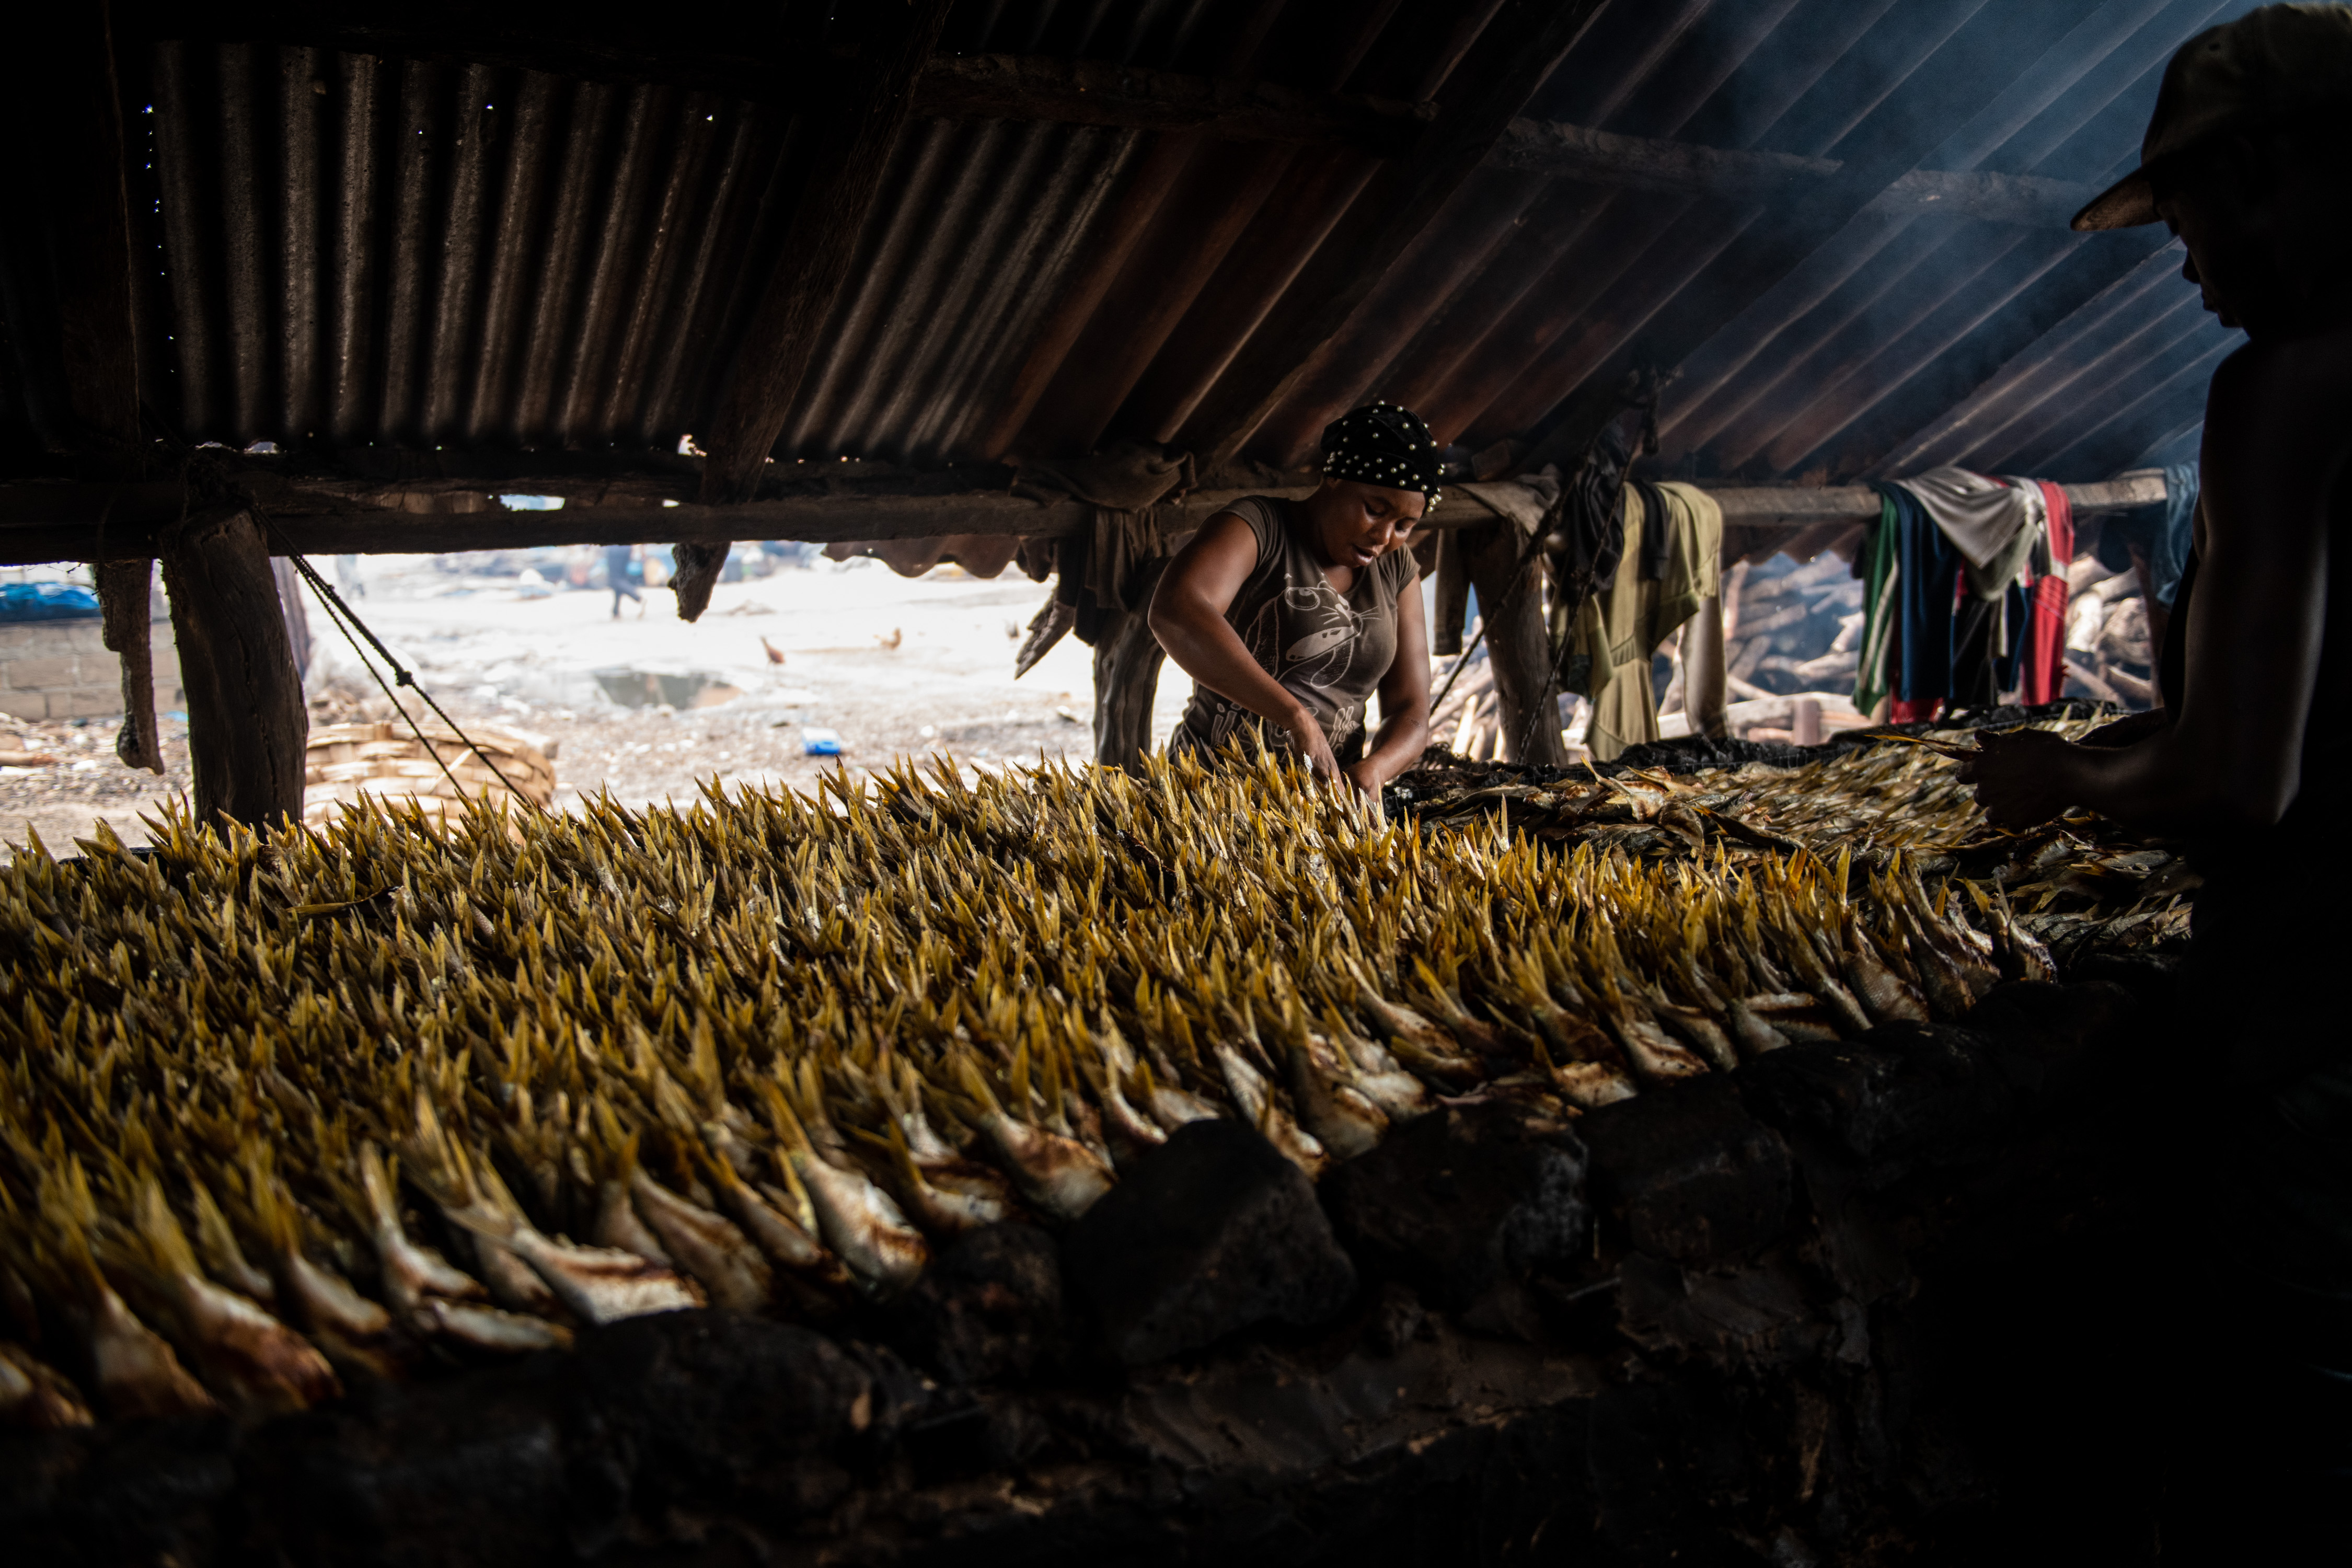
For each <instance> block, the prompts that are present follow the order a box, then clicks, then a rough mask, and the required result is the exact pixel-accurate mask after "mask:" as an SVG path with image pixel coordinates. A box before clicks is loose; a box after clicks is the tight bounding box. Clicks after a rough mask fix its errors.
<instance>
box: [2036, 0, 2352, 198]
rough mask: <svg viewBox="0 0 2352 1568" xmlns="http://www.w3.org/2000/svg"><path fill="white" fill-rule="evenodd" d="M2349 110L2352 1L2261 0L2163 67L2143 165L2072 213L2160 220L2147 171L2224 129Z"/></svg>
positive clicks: (2206, 33)
mask: <svg viewBox="0 0 2352 1568" xmlns="http://www.w3.org/2000/svg"><path fill="white" fill-rule="evenodd" d="M2347 110H2352V5H2265V6H2263V7H2262V8H2261V9H2260V10H2257V11H2249V12H2247V13H2246V14H2245V15H2244V16H2241V17H2239V18H2238V19H2237V20H2236V21H2234V22H2224V23H2223V24H2221V26H2218V27H2208V28H2207V29H2206V30H2205V31H2203V32H2201V33H2200V34H2198V35H2197V36H2196V37H2193V38H2191V39H2189V41H2188V42H2187V43H2185V44H2183V45H2181V46H2180V51H2179V53H2178V54H2176V55H2174V56H2173V57H2172V63H2171V64H2169V65H2168V66H2166V67H2165V68H2164V85H2163V86H2162V87H2161V88H2159V89H2157V94H2156V112H2155V113H2154V114H2153V115H2151V116H2149V117H2148V121H2147V135H2146V136H2144V137H2142V138H2141V139H2140V144H2139V167H2138V168H2137V169H2134V170H2133V171H2132V172H2131V173H2130V174H2126V175H2125V176H2124V177H2123V178H2122V179H2120V180H2117V181H2116V183H2115V184H2112V185H2110V186H2108V187H2107V188H2106V189H2105V191H2103V192H2101V193H2100V194H2099V195H2098V196H2096V197H2095V198H2094V199H2093V200H2092V202H2091V204H2090V205H2088V206H2085V207H2084V209H2083V210H2082V211H2081V212H2078V213H2076V214H2075V215H2074V226H2075V227H2076V228H2078V229H2097V228H2130V227H2132V226H2135V225H2138V224H2143V223H2155V222H2156V221H2158V219H2157V211H2156V196H2155V194H2154V192H2153V191H2151V190H2150V188H2149V185H2148V171H2149V169H2151V168H2152V167H2154V166H2155V165H2156V164H2158V163H2161V162H2162V161H2164V160H2166V159H2168V158H2171V157H2173V156H2174V155H2176V154H2178V153H2181V152H2183V151H2184V150H2186V149H2188V148H2189V147H2192V146H2194V145H2196V144H2197V143H2198V142H2202V141H2204V140H2206V139H2207V138H2208V137H2210V136H2214V135H2217V134H2219V133H2220V132H2224V131H2233V130H2237V129H2240V128H2242V127H2253V126H2263V125H2277V124H2283V123H2292V122H2294V121H2302V120H2307V119H2316V118H2319V117H2322V116H2336V117H2341V116H2342V115H2344V114H2345V113H2346V112H2347Z"/></svg>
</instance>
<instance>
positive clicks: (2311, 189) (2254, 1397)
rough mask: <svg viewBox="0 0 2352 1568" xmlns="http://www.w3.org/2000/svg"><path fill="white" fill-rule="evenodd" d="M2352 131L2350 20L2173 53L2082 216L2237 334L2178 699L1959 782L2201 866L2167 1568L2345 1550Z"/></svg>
mask: <svg viewBox="0 0 2352 1568" xmlns="http://www.w3.org/2000/svg"><path fill="white" fill-rule="evenodd" d="M2347 126H2352V8H2347V6H2343V5H2268V6H2264V7H2263V8H2262V9H2260V10H2258V11H2254V12H2252V13H2250V14H2248V15H2247V16H2242V17H2241V18H2239V19H2238V20H2237V21H2234V22H2231V23H2229V24H2226V25H2224V26H2220V27H2215V28H2212V29H2210V30H2209V31H2207V32H2205V33H2203V34H2200V36H2199V37H2195V38H2193V39H2191V40H2189V43H2188V44H2187V45H2185V46H2183V47H2182V48H2181V50H2180V52H2179V54H2177V55H2175V56H2174V57H2173V59H2172V62H2171V64H2170V65H2169V66H2168V68H2166V71H2165V76H2164V84H2163V88H2162V89H2161V91H2160V92H2159V94H2158V98H2157V103H2156V112H2155V115H2154V118H2153V119H2152V120H2151V121H2150V122H2149V125H2148V128H2147V136H2146V138H2145V140H2144V142H2143V143H2142V148H2141V164H2140V167H2138V168H2137V169H2136V170H2134V171H2133V172H2132V174H2129V175H2127V176H2126V178H2125V179H2124V180H2123V181H2122V182H2121V183H2119V184H2116V186H2115V187H2114V188H2113V189H2111V190H2109V191H2108V192H2106V193H2105V195H2101V196H2100V197H2099V198H2098V199H2096V200H2095V201H2094V202H2093V203H2092V204H2091V205H2089V206H2087V207H2085V208H2084V210H2083V212H2082V213H2081V215H2080V216H2077V217H2076V218H2075V219H2074V226H2075V227H2076V228H2082V229H2107V228H2122V227H2126V226H2137V225H2141V224H2153V223H2157V222H2163V223H2166V224H2168V225H2169V226H2171V228H2172V231H2173V232H2174V233H2175V234H2176V235H2178V236H2179V237H2180V240H2181V242H2182V244H2183V245H2184V246H2185V247H2186V248H2187V251H2188V265H2187V266H2186V267H2185V268H2183V272H2184V275H2185V276H2186V277H2187V278H2188V279H2189V281H2190V282H2192V283H2195V284H2197V285H2199V286H2200V289H2201V291H2202V293H2203V295H2204V303H2205V308H2206V309H2207V310H2210V311H2212V312H2213V313H2214V314H2215V315H2217V316H2218V317H2219V318H2220V319H2221V323H2222V324H2223V325H2224V326H2230V327H2242V328H2244V330H2245V331H2246V334H2247V338H2248V342H2246V343H2245V345H2244V346H2243V347H2242V348H2240V349H2239V350H2238V351H2237V352H2236V353H2232V354H2231V356H2230V357H2229V358H2228V359H2226V360H2224V361H2223V362H2222V363H2221V366H2220V367H2219V368H2218V369H2216V370H2215V371H2214V373H2213V381H2212V385H2211V387H2210V391H2209V393H2208V395H2207V403H2206V410H2205V432H2204V451H2203V458H2202V468H2203V490H2202V497H2203V499H2202V501H2201V504H2200V513H2199V517H2198V520H2197V527H2196V545H2197V548H2196V552H2195V554H2194V555H2193V556H2192V557H2191V558H2190V563H2189V571H2188V572H2187V573H2185V574H2183V576H2182V578H2181V582H2180V588H2179V599H2178V601H2177V603H2176V605H2175V606H2174V609H2173V614H2172V620H2171V629H2170V631H2169V633H2168V637H2167V639H2166V646H2165V647H2164V648H2163V649H2162V650H2160V662H2161V665H2162V671H2161V686H2162V689H2163V695H2164V706H2163V708H2162V709H2161V710H2159V711H2158V712H2156V713H2152V714H2145V715H2139V716H2136V717H2135V718H2133V719H2129V720H2126V721H2123V722H2121V723H2117V724H2113V725H2109V726H2108V727H2107V728H2105V730H2101V731H2095V733H2093V734H2092V735H2091V736H2090V737H2089V738H2088V741H2087V742H2086V743H2084V744H2082V745H2070V744H2067V743H2066V742H2063V741H2060V740H2059V739H2057V738H2056V737H2055V736H2053V735H2051V734H2049V733H2047V732H2042V731H2018V732H2015V733H2011V734H1993V733H1988V734H1985V735H1984V736H1982V737H1981V744H1982V748H1983V749H1982V752H1981V754H1980V755H1979V757H1977V758H1976V759H1975V760H1974V761H1973V762H1972V763H1970V764H1969V775H1968V776H1971V777H1973V779H1974V781H1975V783H1976V784H1977V796H1978V799H1979V802H1980V803H1981V804H1982V805H1983V806H1984V809H1985V812H1986V814H1987V815H1988V816H1990V817H1991V819H1992V820H1993V821H1994V822H1995V823H1997V824H2000V825H2002V826H2027V825H2030V824H2033V823H2039V822H2042V821H2046V820H2048V819H2049V818H2051V817H2053V816H2056V815H2057V814H2058V813H2060V812H2061V811H2063V810H2064V809H2065V808H2067V807H2069V806H2074V805H2087V806H2091V807H2093V808H2095V809H2096V810H2098V811H2101V812H2103V813H2105V814H2106V815H2107V816H2112V817H2114V818H2116V820H2118V821H2120V822H2124V823H2126V824H2129V825H2131V826H2135V827H2137V828H2140V829H2142V830H2144V831H2147V832H2151V833H2159V834H2163V835H2166V836H2167V837H2174V838H2179V839H2182V840H2186V841H2188V842H2189V844H2190V845H2191V846H2192V847H2193V850H2192V855H2193V858H2194V860H2195V862H2196V864H2197V866H2198V868H2199V869H2200V871H2201V872H2202V873H2203V877H2204V886H2203V888H2202V889H2200V891H2199V892H2198V894H2197V899H2196V906H2195V914H2194V921H2195V934H2194V937H2193V939H2192V941H2191V943H2190V948H2189V958H2188V963H2187V965H2186V967H2185V969H2184V971H2183V973H2182V975H2181V980H2182V986H2181V990H2182V994H2181V996H2180V998H2179V1003H2180V1005H2179V1006H2177V1007H2175V1008H2172V1009H2169V1012H2170V1013H2171V1015H2172V1016H2173V1018H2174V1020H2175V1021H2176V1024H2177V1029H2178V1032H2177V1034H2176V1036H2175V1037H2174V1047H2175V1048H2174V1050H2173V1051H2172V1053H2171V1059H2170V1060H2169V1061H2168V1063H2166V1064H2164V1065H2162V1066H2158V1065H2157V1064H2155V1063H2150V1064H2147V1065H2148V1070H2149V1072H2150V1074H2151V1076H2150V1078H2149V1080H2148V1081H2151V1082H2165V1083H2168V1084H2169V1085H2171V1086H2172V1093H2171V1094H2170V1095H2169V1096H2168V1100H2169V1103H2168V1104H2159V1105H2156V1106H2153V1107H2150V1108H2148V1111H2149V1113H2148V1114H2147V1116H2146V1117H2145V1118H2143V1119H2141V1124H2142V1125H2145V1126H2147V1127H2148V1128H2150V1129H2151V1130H2153V1137H2152V1139H2151V1142H2152V1144H2153V1147H2152V1149H2151V1151H2150V1153H2149V1155H2148V1165H2149V1168H2150V1170H2151V1172H2152V1173H2153V1175H2152V1178H2151V1181H2152V1186H2151V1194H2150V1195H2151V1199H2152V1203H2151V1207H2152V1210H2153V1212H2159V1213H2162V1214H2164V1215H2167V1216H2168V1218H2169V1219H2170V1222H2171V1223H2170V1227H2169V1229H2168V1238H2169V1237H2178V1239H2179V1243H2180V1245H2179V1248H2178V1251H2177V1252H2174V1251H2172V1249H2171V1248H2170V1247H2167V1249H2166V1250H2167V1251H2168V1253H2170V1254H2171V1255H2170V1256H2168V1258H2166V1259H2165V1261H2164V1263H2163V1265H2162V1266H2161V1268H2159V1270H2158V1278H2157V1279H2155V1280H2153V1281H2152V1282H2151V1283H2150V1285H2149V1286H2148V1287H2147V1288H2143V1289H2137V1290H2130V1291H2127V1292H2126V1312H2125V1313H2124V1314H2122V1316H2124V1317H2125V1318H2126V1321H2128V1320H2129V1319H2131V1318H2136V1317H2138V1316H2140V1315H2141V1314H2143V1313H2144V1312H2145V1309H2146V1306H2147V1305H2149V1304H2154V1303H2157V1302H2159V1301H2161V1302H2165V1303H2169V1304H2172V1306H2173V1315H2172V1316H2171V1318H2170V1319H2169V1320H2160V1321H2159V1323H2158V1325H2156V1326H2155V1331H2154V1333H2153V1334H2152V1335H2151V1338H2152V1340H2153V1341H2154V1343H2152V1344H2150V1345H2148V1346H2147V1347H2146V1348H2147V1354H2145V1355H2140V1356H2136V1357H2135V1358H2134V1359H2135V1361H2136V1363H2137V1367H2138V1368H2140V1369H2145V1368H2147V1366H2149V1365H2150V1364H2151V1363H2152V1362H2153V1361H2155V1360H2158V1359H2160V1360H2161V1361H2162V1362H2163V1363H2165V1365H2164V1370H2163V1371H2162V1373H2160V1374H2157V1375H2155V1376H2153V1378H2152V1382H2153V1383H2154V1384H2157V1385H2158V1386H2160V1388H2161V1394H2160V1395H2159V1396H2158V1397H2159V1398H2160V1401H2161V1403H2162V1405H2164V1407H2165V1409H2164V1412H2163V1414H2164V1415H2167V1416H2169V1417H2170V1418H2171V1423H2172V1424H2171V1426H2169V1427H2168V1428H2167V1427H2161V1426H2159V1427H2158V1428H2156V1429H2157V1430H2158V1431H2160V1432H2162V1434H2163V1436H2162V1439H2161V1440H2162V1441H2163V1442H2164V1443H2165V1444H2166V1447H2167V1449H2168V1451H2167V1452H2166V1453H2165V1454H2164V1456H2163V1458H2166V1459H2168V1460H2170V1461H2171V1462H2172V1463H2173V1464H2175V1465H2177V1466H2178V1467H2179V1473H2178V1475H2176V1476H2175V1477H2172V1478H2170V1479H2171V1480H2172V1481H2173V1482H2174V1484H2172V1485H2170V1486H2160V1487H2159V1492H2160V1495H2162V1496H2163V1497H2164V1498H2165V1499H2166V1502H2167V1508H2168V1512H2167V1514H2166V1517H2164V1518H2163V1520H2162V1521H2161V1522H2162V1531H2163V1543H2164V1559H2165V1561H2166V1562H2167V1563H2171V1562H2173V1561H2175V1560H2176V1559H2177V1560H2179V1561H2180V1562H2183V1563H2206V1562H2228V1563H2286V1562H2314V1563H2315V1562H2344V1561H2347V1560H2352V1559H2347V1556H2346V1555H2345V1553H2346V1552H2347V1550H2352V1514H2347V1511H2346V1510H2345V1509H2344V1506H2343V1503H2344V1498H2345V1495H2346V1492H2345V1488H2346V1485H2347V1478H2352V1030H2347V1026H2346V1025H2345V1021H2344V1015H2343V999H2342V997H2341V996H2339V995H2337V994H2336V990H2335V982H2334V979H2333V978H2332V977H2333V976H2335V975H2337V974H2340V973H2342V969H2341V965H2342V964H2343V963H2344V962H2345V959H2346V957H2347V949H2352V920H2347V908H2346V903H2345V900H2346V897H2347V887H2352V847H2347V835H2346V830H2345V822H2346V818H2347V812H2352V534H2348V533H2347V523H2352V422H2347V419H2346V416H2345V411H2346V410H2347V408H2352V198H2348V197H2347V188H2346V184H2345V169H2346V167H2347V162H2352V130H2347ZM2191 1084H2193V1085H2194V1086H2195V1087H2194V1089H2191V1090H2190V1091H2189V1093H2187V1094H2185V1095H2184V1094H2180V1093H2179V1089H2181V1088H2183V1087H2185V1086H2188V1085H2191ZM2168 1112H2169V1114H2168ZM2140 1375H2145V1373H2144V1372H2143V1373H2141V1374H2140ZM2192 1508H2196V1509H2200V1510H2201V1512H2189V1511H2186V1510H2189V1509H2192ZM2171 1510H2181V1511H2179V1512H2177V1513H2176V1512H2174V1511H2171ZM2323 1541H2325V1542H2326V1543H2327V1544H2326V1545H2323V1544H2322V1542H2323ZM2329 1546H2332V1547H2333V1548H2334V1550H2333V1552H2331V1551H2330V1550H2328V1547H2329Z"/></svg>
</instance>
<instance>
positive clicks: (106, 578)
mask: <svg viewBox="0 0 2352 1568" xmlns="http://www.w3.org/2000/svg"><path fill="white" fill-rule="evenodd" d="M97 576H98V605H99V610H100V614H101V615H102V616H104V617H105V618H104V620H103V622H102V623H101V625H100V633H99V635H100V637H101V639H102V640H103V641H104V642H105V644H106V646H107V647H109V648H110V649H111V650H112V651H113V653H114V655H115V657H116V658H119V659H121V662H122V728H121V730H120V731H117V733H116V734H115V737H114V754H115V755H116V756H118V757H120V758H121V759H122V765H123V766H124V767H126V768H145V769H146V770H147V771H148V772H149V773H162V772H163V738H162V736H161V735H160V734H159V733H158V732H157V731H156V728H155V622H154V617H153V616H152V612H151V610H150V609H149V604H150V598H149V595H150V594H151V593H152V584H153V583H154V581H155V563H153V562H152V561H105V562H100V563H99V566H98V572H97Z"/></svg>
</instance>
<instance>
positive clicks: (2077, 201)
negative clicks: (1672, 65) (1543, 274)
mask: <svg viewBox="0 0 2352 1568" xmlns="http://www.w3.org/2000/svg"><path fill="white" fill-rule="evenodd" d="M1487 161H1488V162H1489V163H1492V164H1495V165H1497V166H1499V167H1502V168H1507V169H1520V170H1524V171H1526V172H1528V173H1529V174H1549V175H1550V176H1552V177H1553V178H1555V179H1567V180H1581V181H1584V182H1585V183H1587V184H1596V185H1607V186H1610V187H1612V188H1613V189H1617V190H1629V191H1655V192H1659V193H1661V194H1663V195H1677V196H1714V197H1718V198H1721V199H1724V200H1728V201H1738V202H1765V203H1769V202H1774V201H1787V200H1791V199H1793V198H1795V197H1797V196H1799V195H1803V194H1804V193H1805V192H1807V191H1810V190H1811V189H1813V188H1814V187H1815V186H1818V185H1820V184H1824V183H1825V182H1827V181H1829V180H1830V179H1832V178H1833V177H1835V176H1836V174H1837V173H1838V171H1839V170H1841V169H1842V168H1843V167H1844V165H1843V163H1839V162H1838V161H1837V160H1836V159H1834V158H1801V157H1798V156H1796V155H1794V154H1791V153H1746V152H1732V151H1727V150H1726V149H1723V148H1719V147H1701V146H1698V145H1696V144H1695V143H1692V142H1668V141H1662V140H1659V139H1657V138H1654V137H1648V136H1621V135H1618V134H1617V133H1615V132H1609V131H1595V130H1592V129H1591V128H1589V127H1586V126H1582V125H1568V124H1561V123H1556V122H1550V121H1535V120H1515V121H1512V122H1511V124H1510V128H1509V130H1507V132H1505V133H1504V136H1503V140H1502V142H1500V143H1499V144H1498V145H1497V146H1496V149H1495V152H1494V154H1493V156H1492V157H1491V158H1489V159H1488V160H1487ZM2096 194H2097V187H2095V186H2092V185H2086V184H2078V183H2076V182H2074V181H2072V180H2046V179H2042V178H2040V177H2039V176H2036V175H2030V174H1947V173H1943V172H1940V171H1932V170H1925V169H1915V170H1913V171H1912V172H1911V173H1909V174H1905V175H1903V176H1901V177H1900V178H1898V179H1897V180H1895V182H1894V184H1891V185H1889V186H1888V187H1887V188H1886V189H1885V191H1884V192H1882V193H1881V194H1880V195H1878V196H1876V197H1875V198H1874V199H1873V200H1872V202H1871V203H1870V205H1869V206H1868V207H1867V208H1865V209H1864V210H1865V211H1870V212H1887V213H1915V214H1916V213H1941V214H1945V215H1948V216H1955V217H1973V218H1982V219H1986V220H1988V221H1990V222H1994V223H2013V224H2022V225H2027V226H2032V227H2038V228H2063V227H2065V226H2066V225H2067V221H2068V220H2069V219H2070V218H2072V217H2073V216H2074V213H2075V212H2076V211H2077V210H2079V209H2080V208H2081V206H2082V205H2083V204H2084V202H2087V201H2089V200H2090V199H2091V197H2092V196H2093V195H2096Z"/></svg>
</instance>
